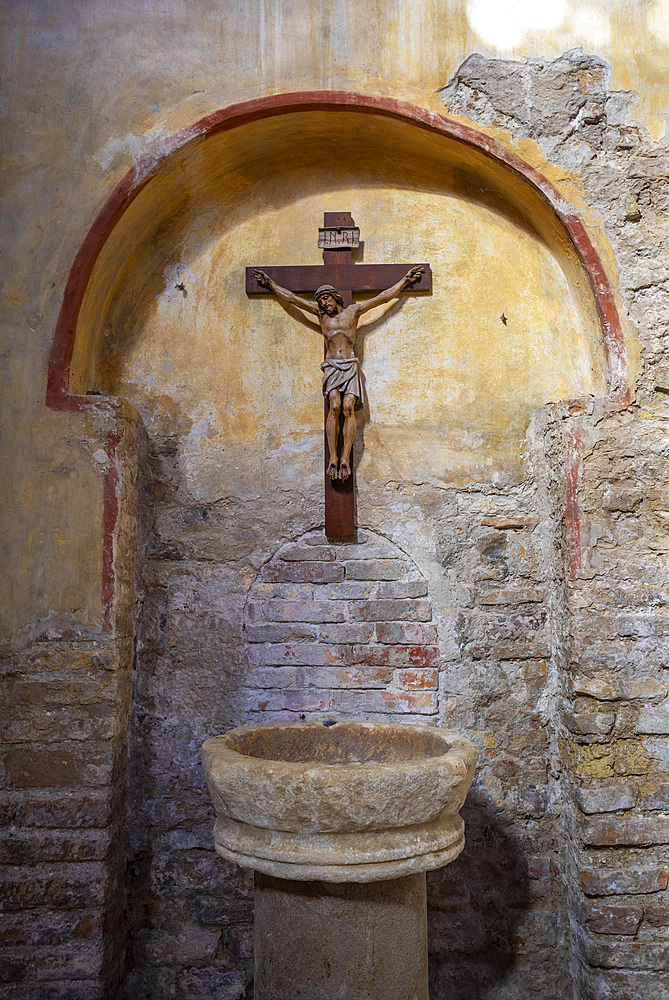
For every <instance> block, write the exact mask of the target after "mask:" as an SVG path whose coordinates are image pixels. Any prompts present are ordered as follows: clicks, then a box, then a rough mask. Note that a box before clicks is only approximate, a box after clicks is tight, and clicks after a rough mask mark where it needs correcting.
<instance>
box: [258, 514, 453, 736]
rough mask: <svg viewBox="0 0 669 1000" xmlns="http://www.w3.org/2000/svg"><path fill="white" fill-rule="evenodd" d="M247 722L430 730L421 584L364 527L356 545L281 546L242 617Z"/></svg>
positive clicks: (428, 622)
mask: <svg viewBox="0 0 669 1000" xmlns="http://www.w3.org/2000/svg"><path fill="white" fill-rule="evenodd" d="M244 635H245V647H246V676H245V679H244V688H245V692H246V704H245V716H246V718H247V720H248V721H259V720H260V721H267V722H268V721H272V720H284V721H286V720H288V721H297V720H299V719H300V718H310V719H313V718H316V719H327V718H328V717H334V716H336V717H337V718H356V719H364V720H370V719H382V720H383V719H386V720H388V721H390V720H391V719H394V718H396V717H401V718H402V719H403V720H404V721H407V722H434V721H435V718H436V716H437V712H438V708H439V695H438V645H437V628H436V625H435V623H434V615H433V610H432V602H431V601H430V598H429V596H428V588H427V583H426V581H425V578H424V577H423V575H422V573H421V572H420V570H419V569H418V567H417V566H416V564H415V563H414V562H413V561H412V560H411V558H410V557H409V556H408V555H407V554H406V553H405V552H403V551H402V550H401V549H399V548H398V547H397V546H396V545H394V544H393V543H392V542H391V541H389V540H388V539H387V538H384V537H383V536H382V535H379V534H377V533H376V532H374V531H370V530H368V529H366V530H364V531H361V532H359V535H358V540H357V542H356V543H355V544H343V545H342V544H337V545H334V544H330V543H329V542H328V541H327V539H326V538H325V536H324V534H323V531H322V530H320V529H318V530H312V531H308V532H305V533H304V534H303V535H301V536H300V537H299V538H296V539H295V540H294V541H291V542H287V543H286V544H284V545H282V546H281V547H280V548H279V549H278V550H277V551H276V552H275V553H274V555H273V556H271V558H270V559H269V560H268V561H267V562H266V563H265V564H264V566H263V567H262V569H261V570H260V572H259V573H258V576H257V578H256V580H255V581H254V583H253V585H252V587H251V589H250V591H249V596H248V599H247V602H246V607H245V610H244Z"/></svg>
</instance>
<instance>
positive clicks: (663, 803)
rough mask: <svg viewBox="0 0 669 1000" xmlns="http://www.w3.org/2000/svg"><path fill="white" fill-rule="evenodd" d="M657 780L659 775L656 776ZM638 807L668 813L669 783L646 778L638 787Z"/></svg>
mask: <svg viewBox="0 0 669 1000" xmlns="http://www.w3.org/2000/svg"><path fill="white" fill-rule="evenodd" d="M658 779H659V775H658ZM639 805H640V806H642V808H643V809H661V810H662V811H663V812H669V782H667V783H664V782H663V781H662V780H661V779H660V780H657V779H655V778H654V777H649V778H647V779H646V780H645V781H644V782H643V783H642V784H641V785H640V786H639Z"/></svg>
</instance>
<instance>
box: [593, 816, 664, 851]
mask: <svg viewBox="0 0 669 1000" xmlns="http://www.w3.org/2000/svg"><path fill="white" fill-rule="evenodd" d="M580 836H581V839H582V841H583V843H584V844H588V845H589V846H591V847H645V846H650V845H653V844H669V816H630V817H622V816H621V817H619V818H615V819H613V818H610V819H609V818H607V819H593V820H588V821H587V822H585V823H583V825H582V827H581V830H580Z"/></svg>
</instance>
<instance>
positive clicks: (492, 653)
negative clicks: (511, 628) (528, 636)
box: [469, 641, 551, 660]
mask: <svg viewBox="0 0 669 1000" xmlns="http://www.w3.org/2000/svg"><path fill="white" fill-rule="evenodd" d="M469 652H470V654H471V656H472V659H474V660H483V659H491V660H532V659H536V658H544V659H545V658H546V657H548V656H550V655H551V648H550V645H549V644H548V643H545V642H527V641H524V642H501V643H495V644H494V645H489V646H484V645H476V646H472V647H471V648H470V650H469Z"/></svg>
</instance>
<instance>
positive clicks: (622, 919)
mask: <svg viewBox="0 0 669 1000" xmlns="http://www.w3.org/2000/svg"><path fill="white" fill-rule="evenodd" d="M584 916H585V922H586V925H587V926H588V927H589V928H590V930H591V931H594V932H595V933H596V934H623V935H625V934H629V935H634V934H636V932H637V930H638V929H639V924H640V923H641V918H642V917H643V909H642V907H640V906H592V905H588V906H586V907H585V911H584Z"/></svg>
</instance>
